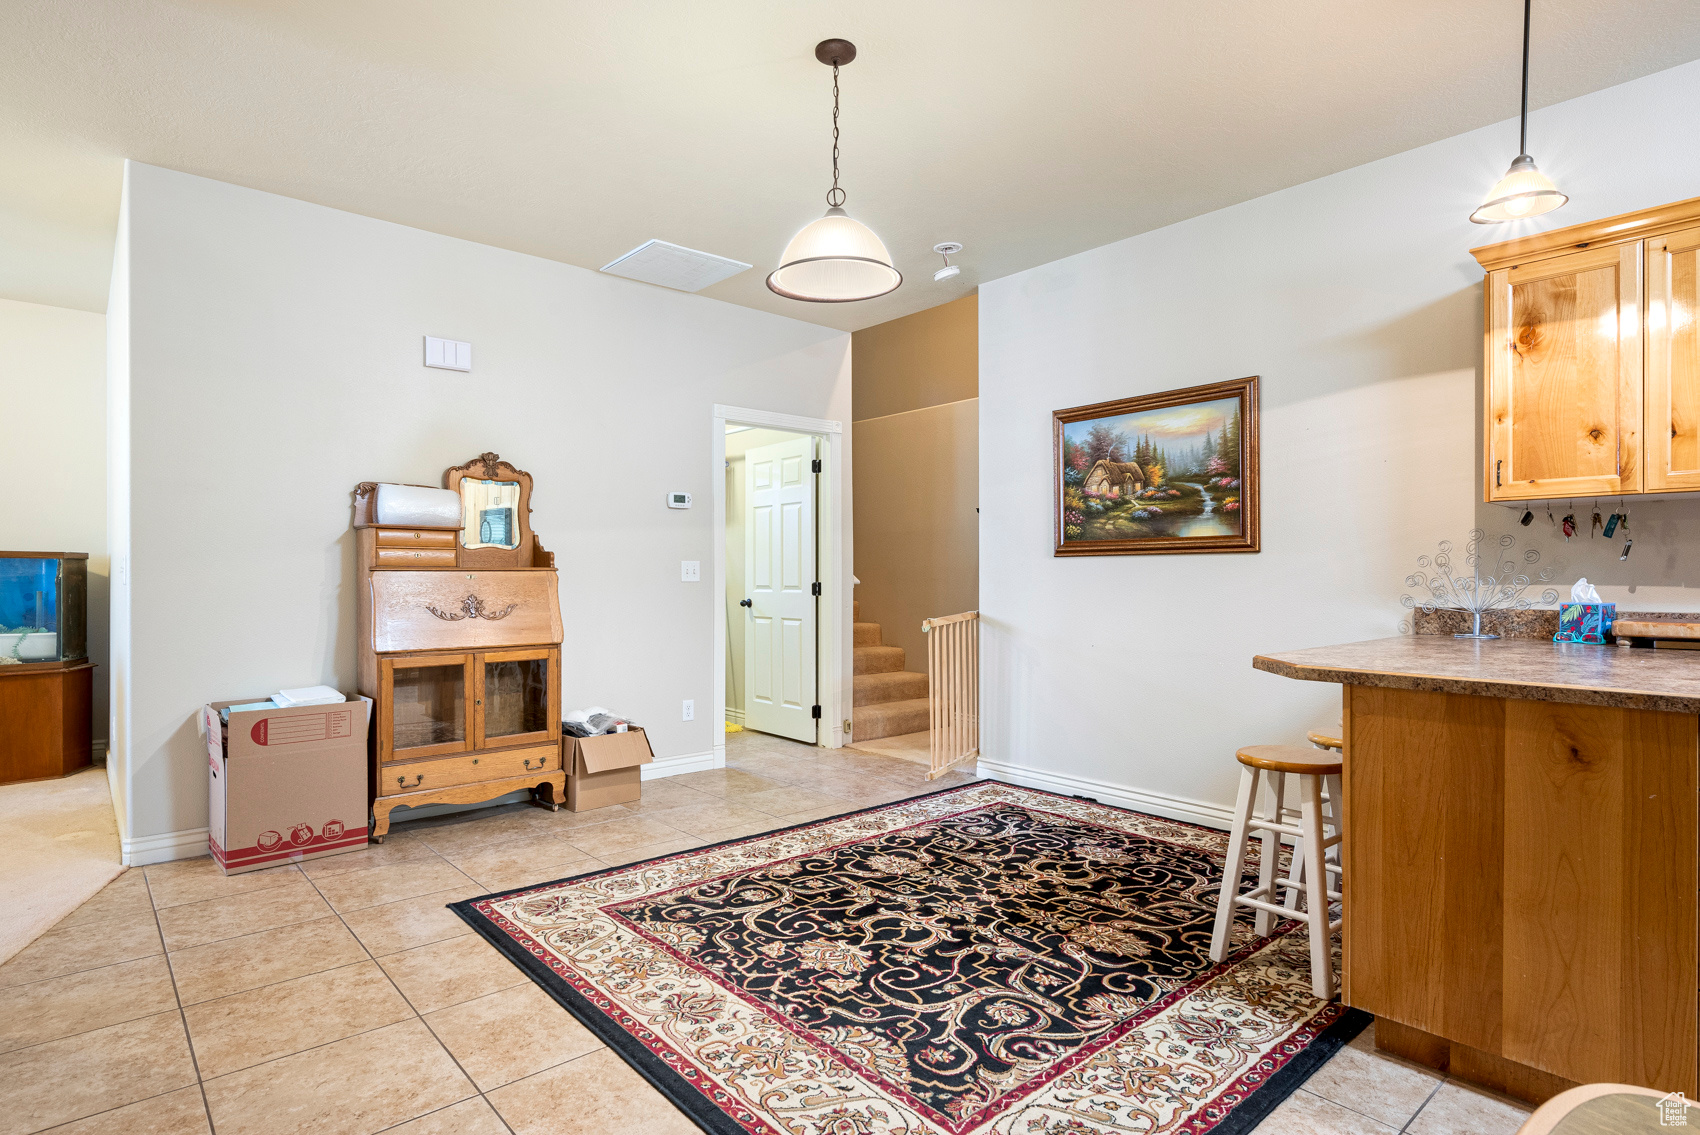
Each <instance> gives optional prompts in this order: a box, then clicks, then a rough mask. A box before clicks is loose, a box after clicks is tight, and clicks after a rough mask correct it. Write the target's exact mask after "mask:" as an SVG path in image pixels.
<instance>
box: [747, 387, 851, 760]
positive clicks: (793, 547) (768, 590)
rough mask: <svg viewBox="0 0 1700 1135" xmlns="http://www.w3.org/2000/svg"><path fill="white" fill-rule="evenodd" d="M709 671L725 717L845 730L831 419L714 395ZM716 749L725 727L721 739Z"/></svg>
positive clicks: (812, 732)
mask: <svg viewBox="0 0 1700 1135" xmlns="http://www.w3.org/2000/svg"><path fill="white" fill-rule="evenodd" d="M714 428H715V440H716V445H715V462H716V467H717V468H716V472H717V474H718V476H717V477H716V480H715V498H716V510H715V511H716V518H715V519H716V529H717V531H716V541H715V543H716V556H715V581H716V585H717V593H718V600H719V606H720V617H719V619H718V620H717V622H718V623H719V627H718V630H719V632H720V633H719V634H717V635H716V639H717V642H716V654H717V657H716V669H717V670H718V671H719V681H718V683H717V685H718V687H719V689H720V691H721V694H722V705H723V707H724V713H725V720H726V729H727V730H732V731H740V730H747V731H749V732H751V733H752V734H755V735H763V734H765V735H768V736H772V737H781V738H785V739H788V740H792V741H801V742H803V743H805V744H810V745H819V746H823V747H827V748H837V747H838V746H840V745H842V744H844V743H845V742H846V741H848V740H849V737H848V718H849V716H850V714H849V706H850V698H849V695H848V691H847V690H845V689H842V688H841V687H843V686H845V685H847V683H848V678H847V674H848V672H849V665H848V663H849V658H848V656H849V653H850V651H849V640H850V627H849V622H850V620H849V595H848V593H847V587H844V586H842V585H841V583H842V581H843V580H844V579H845V578H847V575H848V573H847V571H846V570H845V569H844V567H843V563H842V562H841V561H845V560H846V558H847V549H846V544H847V541H846V539H845V533H844V532H843V528H844V526H845V520H846V519H847V511H846V510H845V509H844V508H843V507H842V504H841V502H840V497H841V495H842V492H843V490H844V489H845V488H846V487H847V486H846V485H845V483H844V478H843V477H842V476H840V474H839V470H840V465H839V462H840V461H841V460H843V459H844V456H845V455H844V452H843V449H842V444H841V443H842V442H843V433H842V429H841V427H840V425H839V423H837V422H832V421H825V420H817V419H812V418H802V417H797V416H794V415H789V414H777V413H770V412H766V411H759V410H744V409H739V408H736V407H726V406H717V407H715V421H714ZM720 747H721V755H722V759H724V734H722V740H721V746H720Z"/></svg>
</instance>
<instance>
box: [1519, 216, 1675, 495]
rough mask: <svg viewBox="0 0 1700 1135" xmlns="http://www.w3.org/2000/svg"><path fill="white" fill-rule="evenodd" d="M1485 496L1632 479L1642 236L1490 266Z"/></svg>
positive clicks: (1631, 486)
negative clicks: (1607, 245) (1639, 241)
mask: <svg viewBox="0 0 1700 1135" xmlns="http://www.w3.org/2000/svg"><path fill="white" fill-rule="evenodd" d="M1487 287H1488V312H1487V324H1488V326H1487V336H1488V343H1487V370H1488V374H1487V380H1488V434H1489V437H1488V441H1489V444H1488V454H1487V457H1488V468H1487V481H1488V483H1487V499H1489V500H1518V499H1530V498H1539V497H1555V496H1583V495H1609V494H1615V493H1625V492H1639V491H1640V490H1641V466H1642V459H1641V419H1642V407H1641V403H1642V373H1641V372H1642V366H1641V329H1640V324H1641V253H1640V245H1638V244H1635V245H1624V246H1618V247H1610V248H1601V249H1589V250H1585V251H1582V252H1575V253H1570V254H1567V255H1564V256H1557V257H1553V258H1551V259H1548V260H1542V261H1539V262H1537V263H1535V264H1530V265H1520V266H1518V267H1515V268H1508V269H1501V270H1500V271H1497V272H1494V273H1492V274H1491V275H1490V276H1489V277H1488V282H1487Z"/></svg>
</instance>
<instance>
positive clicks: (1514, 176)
mask: <svg viewBox="0 0 1700 1135" xmlns="http://www.w3.org/2000/svg"><path fill="white" fill-rule="evenodd" d="M1531 2H1532V0H1523V117H1522V120H1521V122H1522V125H1521V127H1520V129H1519V130H1518V135H1517V157H1516V159H1515V160H1514V161H1513V162H1512V163H1511V168H1510V169H1508V170H1506V171H1505V176H1504V177H1502V178H1500V179H1499V182H1498V183H1497V184H1496V185H1494V187H1493V188H1492V189H1490V190H1488V195H1487V200H1485V201H1483V202H1482V203H1481V205H1480V206H1478V207H1477V209H1476V211H1475V212H1474V213H1471V214H1470V219H1471V220H1472V221H1474V222H1476V223H1477V224H1478V225H1492V224H1497V223H1499V222H1501V221H1517V220H1522V219H1523V218H1524V217H1538V216H1540V215H1541V214H1542V213H1550V212H1552V211H1553V210H1554V209H1556V208H1558V207H1559V206H1560V205H1562V204H1564V203H1565V202H1566V201H1568V200H1570V198H1568V197H1566V196H1565V195H1564V194H1562V193H1560V192H1559V191H1558V186H1556V185H1554V184H1553V183H1552V179H1551V178H1549V177H1547V175H1546V174H1544V173H1542V172H1541V171H1540V170H1538V169H1536V168H1535V159H1534V158H1531V157H1530V156H1529V7H1530V4H1531Z"/></svg>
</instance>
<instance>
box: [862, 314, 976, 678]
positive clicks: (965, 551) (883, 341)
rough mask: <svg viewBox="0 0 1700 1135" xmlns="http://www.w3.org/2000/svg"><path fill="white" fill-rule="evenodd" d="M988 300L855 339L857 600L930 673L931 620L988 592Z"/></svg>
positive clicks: (912, 665)
mask: <svg viewBox="0 0 1700 1135" xmlns="http://www.w3.org/2000/svg"><path fill="white" fill-rule="evenodd" d="M979 340H980V323H979V297H978V296H965V297H963V298H962V299H959V300H954V301H952V302H951V303H947V304H941V305H940V306H938V307H934V308H929V309H927V310H926V311H918V312H916V313H915V314H914V315H907V316H904V317H903V318H902V319H894V320H892V321H891V322H889V323H881V324H879V325H878V326H875V327H869V328H867V329H866V330H863V331H857V332H855V333H854V334H853V335H852V336H851V374H852V380H851V383H852V390H851V398H850V401H851V405H852V406H853V407H854V413H855V420H854V422H853V424H852V426H851V429H852V431H853V433H852V439H851V440H852V446H853V449H854V451H855V454H856V464H855V473H854V476H855V491H854V494H853V495H854V498H855V524H856V528H855V535H856V578H857V579H859V580H860V581H861V583H860V584H859V585H858V586H857V588H856V598H857V599H858V600H860V601H861V604H862V619H863V620H864V621H865V622H870V623H879V624H880V625H881V628H882V631H883V634H884V641H885V642H886V643H887V644H888V645H891V646H901V647H902V648H903V649H904V650H906V651H907V652H908V654H909V657H908V661H907V668H908V669H910V670H914V671H917V672H923V673H924V672H925V671H926V669H927V642H926V636H925V635H923V634H922V633H921V620H923V619H928V618H932V617H934V616H937V615H953V614H956V613H957V612H959V611H972V610H974V609H975V608H976V606H977V605H978V603H979V594H980V581H979V577H980V516H979V504H980V490H979V484H980V468H979V461H980V437H979V431H980V419H979V406H980V402H979V397H978V395H979V381H980V379H979V368H980V344H979Z"/></svg>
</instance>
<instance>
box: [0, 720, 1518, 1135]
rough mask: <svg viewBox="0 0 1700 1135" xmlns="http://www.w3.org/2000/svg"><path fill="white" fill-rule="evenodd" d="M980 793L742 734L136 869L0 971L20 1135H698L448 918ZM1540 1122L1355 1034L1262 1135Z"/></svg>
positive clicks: (0, 1056)
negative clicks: (538, 792) (273, 855)
mask: <svg viewBox="0 0 1700 1135" xmlns="http://www.w3.org/2000/svg"><path fill="white" fill-rule="evenodd" d="M968 779H971V778H970V777H969V776H967V775H965V774H961V773H956V774H951V775H950V776H948V777H946V778H944V779H943V780H941V781H937V782H931V783H929V782H928V781H926V779H925V772H924V770H923V769H922V768H920V767H919V766H917V765H915V764H912V763H909V762H906V761H902V760H897V759H893V758H890V757H881V756H873V755H868V754H862V753H852V752H845V751H843V750H840V751H838V752H827V751H823V750H818V749H814V748H812V747H809V746H803V745H797V744H794V743H792V742H789V741H784V740H781V739H778V738H773V737H766V736H763V735H761V734H755V733H742V734H733V735H731V736H730V737H728V738H727V767H726V768H725V769H720V770H714V771H711V772H700V773H692V774H689V775H686V776H678V777H670V778H667V779H664V780H657V781H651V782H649V783H648V784H646V785H645V786H644V796H643V800H642V802H641V803H639V804H632V805H624V806H619V807H614V808H605V809H601V810H598V811H595V812H582V813H572V812H567V811H561V812H557V813H551V812H547V811H544V810H542V809H539V808H533V807H531V806H529V805H515V806H512V807H507V808H499V809H490V810H486V811H484V812H481V813H479V814H477V815H476V817H475V818H470V819H469V818H465V817H446V818H443V819H440V820H434V821H433V820H426V821H419V822H415V823H404V824H399V825H397V827H396V828H394V829H392V833H391V835H390V838H389V839H388V840H387V841H386V842H385V843H384V844H383V845H382V846H376V847H369V848H367V849H366V850H364V851H359V852H354V853H351V854H348V855H340V856H333V857H331V858H328V859H321V860H315V861H313V862H311V863H306V864H303V865H301V866H299V867H297V866H288V867H281V868H276V869H273V870H270V871H261V872H255V873H253V874H248V875H236V876H232V877H228V878H227V877H225V876H224V875H223V874H221V873H220V872H219V870H218V868H217V867H216V866H215V865H214V864H213V863H212V861H211V860H209V859H204V858H203V859H192V860H182V861H178V862H175V863H166V864H161V865H158V866H154V867H147V868H143V869H141V870H132V871H127V872H125V873H124V874H123V875H121V876H120V877H119V878H118V879H117V880H116V881H114V882H113V883H111V884H110V885H109V886H107V888H106V889H105V890H103V891H101V892H100V893H99V894H98V895H96V896H95V897H94V898H93V899H91V900H89V901H88V902H87V903H85V904H84V905H83V906H81V907H79V908H78V909H77V910H76V911H75V912H73V913H72V914H71V915H69V916H67V917H66V918H65V919H64V921H62V922H61V923H60V924H59V925H58V926H56V927H55V928H54V929H52V930H50V931H49V932H48V933H47V934H46V935H44V936H43V937H41V938H39V939H37V940H36V942H34V943H33V944H32V945H30V946H29V947H28V948H27V949H25V950H24V951H23V952H22V953H20V954H18V955H17V956H16V957H15V958H13V959H12V960H11V961H9V962H7V963H6V964H5V965H3V966H0V1135H25V1133H28V1132H36V1131H45V1130H53V1131H56V1132H60V1133H62V1135H73V1133H74V1135H96V1133H100V1135H128V1133H130V1132H148V1133H150V1135H190V1133H203V1135H204V1133H209V1132H212V1131H216V1132H217V1133H218V1135H285V1133H291V1135H292V1133H294V1132H304V1131H312V1132H314V1133H315V1135H368V1133H373V1132H379V1131H389V1132H395V1133H397V1135H501V1133H504V1132H506V1133H511V1135H541V1133H545V1132H547V1133H550V1135H577V1133H581V1132H582V1133H586V1135H590V1133H596V1135H600V1133H602V1132H606V1131H609V1130H616V1129H619V1130H625V1131H630V1132H635V1133H639V1135H651V1133H654V1135H672V1133H675V1132H676V1133H679V1135H688V1133H689V1132H694V1131H695V1130H696V1127H695V1126H694V1125H693V1124H691V1123H690V1122H689V1121H688V1120H686V1119H685V1118H684V1117H683V1116H681V1115H680V1114H679V1113H678V1112H677V1111H676V1110H674V1109H673V1107H672V1106H671V1105H670V1104H668V1103H667V1102H666V1101H665V1100H664V1099H663V1098H662V1097H661V1096H660V1095H659V1094H658V1093H656V1092H655V1091H654V1090H653V1089H652V1088H650V1087H649V1086H648V1084H647V1083H646V1082H645V1081H643V1080H642V1079H641V1078H640V1077H639V1076H638V1075H637V1074H636V1073H635V1072H633V1071H631V1069H630V1068H628V1067H627V1066H626V1064H625V1062H624V1061H622V1060H621V1059H620V1058H619V1057H618V1056H616V1055H615V1054H614V1053H613V1052H611V1051H609V1050H608V1049H606V1048H605V1047H603V1045H602V1044H601V1043H600V1042H598V1041H597V1040H596V1039H595V1038H594V1037H592V1036H591V1035H590V1033H589V1032H587V1031H586V1030H585V1029H584V1028H583V1027H582V1026H580V1025H579V1024H578V1023H577V1022H576V1021H574V1020H573V1019H572V1017H571V1016H569V1015H568V1014H567V1013H566V1012H564V1011H563V1010H561V1009H560V1008H559V1006H557V1005H556V1004H555V1003H554V1002H553V1001H552V1000H550V999H549V998H548V996H547V995H545V994H544V993H543V992H542V991H541V990H540V989H538V988H537V987H536V986H535V985H533V984H532V983H531V981H530V980H529V979H527V978H526V977H525V976H524V975H523V974H521V973H520V971H519V970H518V969H516V968H515V967H514V966H513V965H512V964H511V963H509V962H508V961H507V960H506V959H505V958H503V957H502V956H501V955H500V954H498V953H497V952H496V951H495V950H494V949H492V948H491V947H490V946H489V945H488V944H486V943H485V942H484V941H483V939H481V938H478V937H477V936H476V935H473V934H472V932H471V931H470V930H469V928H468V927H467V926H466V925H465V924H464V923H463V922H461V921H460V919H458V918H457V917H455V916H454V915H453V914H451V913H450V912H449V911H447V910H445V909H444V904H446V903H449V902H454V901H456V900H459V899H463V898H468V897H471V896H474V895H480V894H486V893H489V892H491V891H497V890H504V889H508V888H512V887H518V886H522V885H525V884H528V883H534V882H541V881H545V880H549V879H555V878H560V877H562V876H565V875H573V874H578V873H580V872H584V871H590V870H595V869H597V868H598V867H601V866H604V865H607V866H616V865H619V864H623V863H630V862H633V861H635V860H638V859H645V858H648V857H650V856H653V855H660V854H664V853H666V852H670V851H678V850H684V849H686V848H690V847H695V846H699V845H701V844H704V843H711V842H715V841H717V840H722V839H731V838H735V837H737V836H741V835H749V834H753V833H755V832H759V831H765V830H768V829H770V828H774V827H781V826H784V825H786V824H791V823H802V822H804V821H806V820H811V819H817V818H820V817H823V816H829V815H836V814H838V813H841V812H845V811H849V810H853V809H855V808H859V807H867V806H870V805H874V804H882V803H888V802H890V801H894V800H901V799H904V798H906V797H909V796H913V795H916V794H917V793H920V792H926V791H931V790H933V789H936V788H940V787H945V786H947V785H949V784H953V783H962V782H964V781H966V780H968ZM1523 1114H1524V1112H1523V1109H1521V1108H1519V1107H1517V1106H1515V1105H1512V1104H1509V1103H1507V1102H1505V1101H1502V1100H1499V1099H1497V1098H1494V1097H1490V1096H1486V1095H1483V1094H1480V1093H1475V1092H1472V1091H1469V1090H1467V1089H1464V1088H1462V1087H1460V1086H1458V1085H1456V1084H1452V1083H1449V1082H1447V1081H1445V1080H1444V1079H1443V1078H1441V1077H1439V1076H1436V1075H1435V1074H1433V1073H1431V1072H1429V1071H1427V1070H1426V1069H1418V1068H1414V1067H1412V1066H1409V1065H1406V1064H1403V1063H1402V1062H1399V1061H1396V1060H1390V1059H1388V1058H1387V1057H1384V1056H1381V1055H1378V1054H1377V1053H1375V1052H1374V1049H1373V1047H1372V1046H1370V1045H1368V1044H1367V1042H1366V1041H1365V1040H1363V1039H1360V1041H1359V1042H1358V1043H1357V1044H1355V1045H1353V1046H1352V1047H1350V1048H1347V1049H1344V1050H1342V1051H1341V1053H1340V1054H1339V1055H1337V1056H1336V1057H1335V1058H1334V1060H1332V1061H1330V1062H1329V1064H1328V1065H1326V1066H1325V1067H1324V1068H1323V1069H1322V1070H1321V1071H1319V1072H1318V1073H1317V1074H1316V1075H1315V1076H1313V1077H1312V1078H1311V1080H1310V1081H1309V1082H1308V1083H1307V1084H1306V1085H1305V1088H1304V1089H1303V1090H1301V1091H1300V1092H1298V1093H1296V1094H1295V1095H1294V1096H1293V1097H1292V1098H1291V1099H1290V1100H1288V1101H1287V1102H1286V1103H1285V1104H1283V1105H1282V1107H1281V1108H1280V1109H1279V1110H1277V1111H1276V1112H1275V1113H1273V1114H1272V1115H1271V1116H1270V1117H1269V1118H1268V1119H1267V1120H1266V1121H1265V1122H1264V1123H1263V1124H1262V1125H1261V1126H1260V1127H1259V1128H1258V1131H1259V1133H1261V1135H1286V1133H1289V1132H1304V1133H1306V1135H1315V1133H1325V1132H1350V1133H1359V1132H1365V1133H1367V1132H1375V1133H1377V1135H1380V1133H1383V1132H1392V1131H1401V1130H1408V1131H1410V1132H1413V1133H1415V1135H1453V1133H1456V1135H1463V1133H1471V1135H1478V1133H1479V1135H1507V1133H1509V1132H1512V1131H1514V1130H1515V1129H1516V1127H1517V1124H1518V1123H1519V1122H1520V1121H1521V1117H1522V1115H1523Z"/></svg>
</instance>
